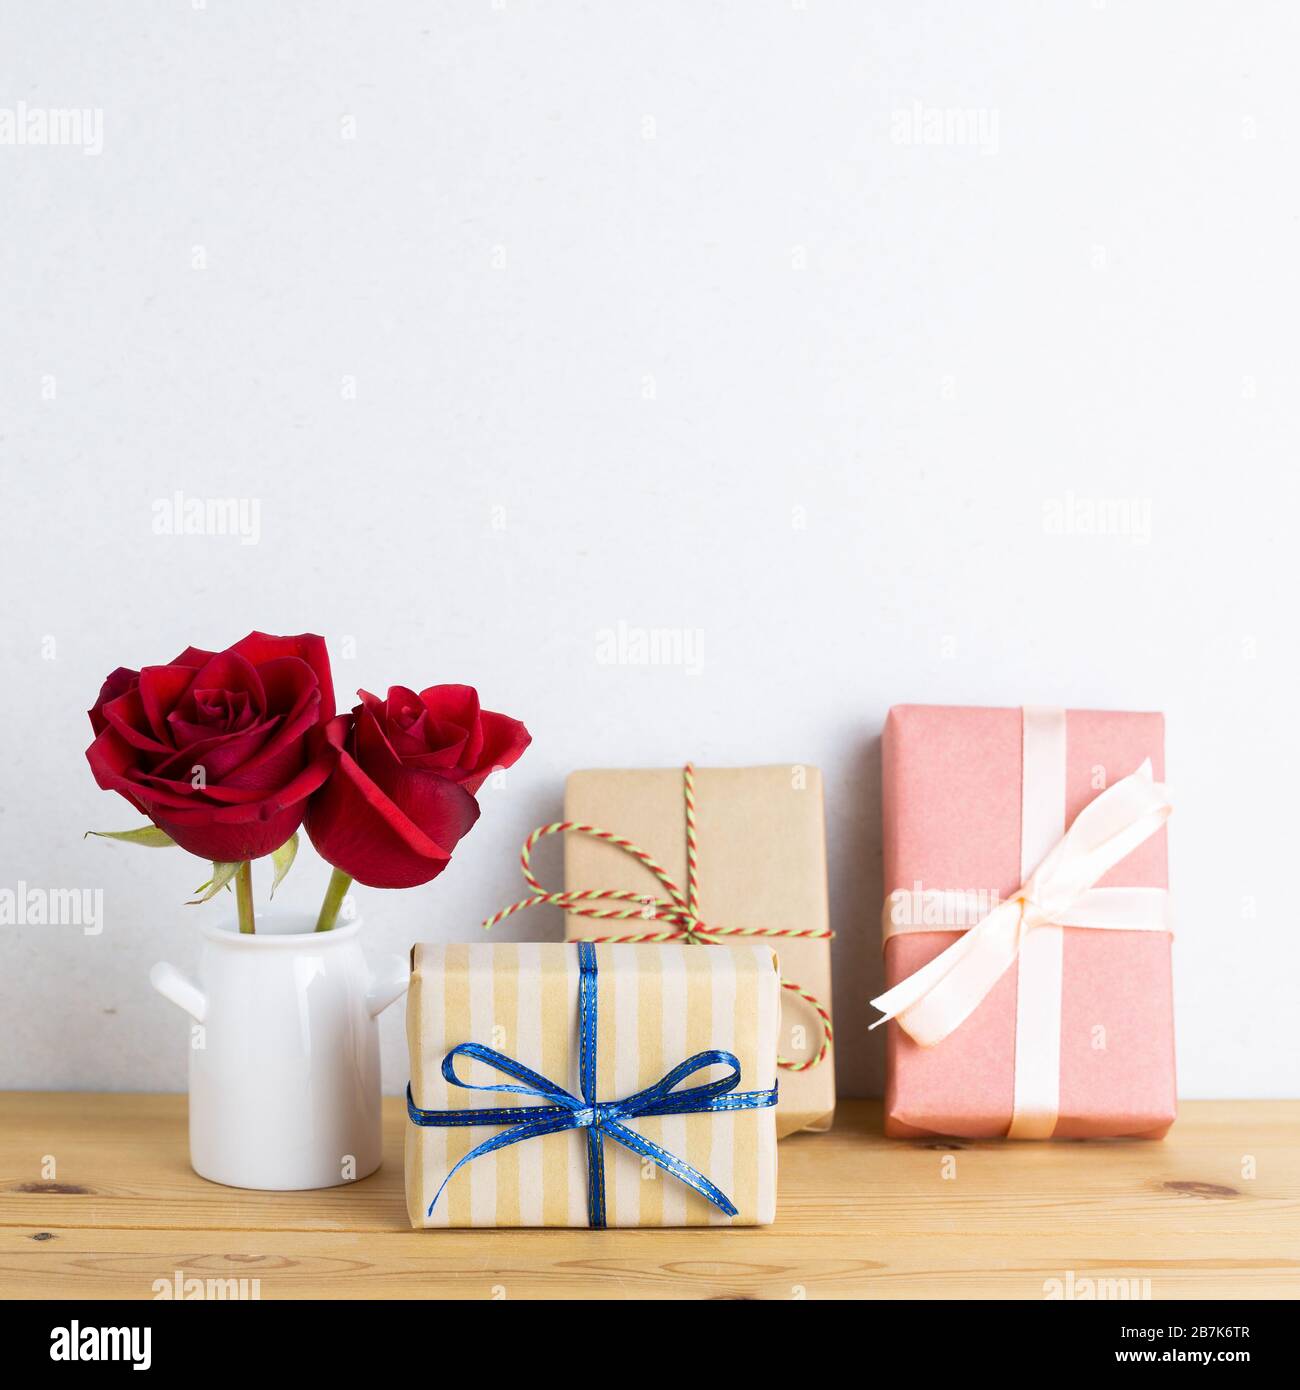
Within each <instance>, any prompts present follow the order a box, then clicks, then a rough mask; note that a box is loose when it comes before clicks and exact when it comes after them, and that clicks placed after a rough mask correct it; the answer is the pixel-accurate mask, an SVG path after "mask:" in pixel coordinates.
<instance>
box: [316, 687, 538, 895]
mask: <svg viewBox="0 0 1300 1390" xmlns="http://www.w3.org/2000/svg"><path fill="white" fill-rule="evenodd" d="M357 693H358V694H359V695H360V696H361V703H360V704H359V705H357V706H356V707H355V708H354V709H353V710H352V711H351V713H349V714H340V715H339V716H338V717H337V718H335V719H333V720H331V721H330V723H329V724H328V725H327V726H326V729H325V739H326V742H327V743H328V745H329V747H330V748H331V749H332V750H333V752H334V754H335V756H336V757H337V759H338V761H337V765H336V766H335V769H334V772H333V774H332V775H331V777H330V779H329V781H328V782H326V784H325V785H324V786H323V787H322V788H321V789H320V791H319V792H317V793H316V795H315V796H314V797H313V798H312V802H311V806H310V807H309V809H308V812H307V833H308V835H309V836H310V837H311V842H312V844H313V845H315V846H316V850H317V852H318V853H319V854H320V855H321V857H322V858H323V859H327V860H328V861H329V862H330V863H331V864H333V865H334V867H335V868H337V869H342V870H343V872H344V873H346V874H349V875H351V877H352V878H354V879H356V880H357V882H358V883H364V884H366V885H368V886H369V887H371V888H411V887H414V886H415V885H416V884H420V883H427V882H428V881H429V880H430V879H432V878H436V877H437V876H438V874H440V873H441V872H442V871H443V869H445V868H446V867H447V864H448V862H449V861H450V859H451V854H452V850H454V849H455V847H456V845H457V843H458V842H459V840H460V839H461V837H462V836H463V835H464V834H465V833H466V832H467V831H468V830H469V828H470V827H471V826H472V825H473V824H474V822H475V821H476V820H477V819H478V812H479V808H478V802H477V801H476V800H475V799H474V793H475V792H476V791H477V790H478V789H479V787H481V786H482V785H483V783H484V781H485V780H486V779H487V777H488V775H489V774H490V773H491V772H492V770H493V769H494V768H498V767H502V768H504V767H510V766H511V765H512V764H513V763H514V762H516V761H517V760H518V759H519V757H520V756H521V755H522V753H523V751H524V749H525V748H527V747H528V745H529V743H530V742H531V741H532V740H531V738H530V736H529V733H528V730H527V729H525V728H524V726H523V725H522V724H521V723H520V722H519V721H518V720H517V719H511V718H509V717H508V716H506V715H504V714H494V713H493V712H492V711H491V710H484V709H480V707H479V700H478V692H477V691H476V690H474V689H473V688H472V687H470V686H467V685H435V686H430V687H429V689H428V690H422V691H421V692H420V693H419V694H418V695H417V694H416V693H415V692H414V691H413V690H408V689H407V688H406V687H405V686H401V685H395V686H392V687H391V688H390V689H389V691H388V697H387V699H383V700H381V699H380V698H379V697H378V696H376V695H371V694H369V693H368V692H366V691H364V690H361V691H358V692H357Z"/></svg>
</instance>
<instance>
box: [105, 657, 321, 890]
mask: <svg viewBox="0 0 1300 1390" xmlns="http://www.w3.org/2000/svg"><path fill="white" fill-rule="evenodd" d="M333 717H334V686H333V682H332V681H331V678H330V667H329V657H328V655H327V654H326V651H325V641H324V639H323V638H321V637H317V636H315V635H314V634H313V633H303V634H302V635H301V636H298V637H272V636H269V635H268V634H266V633H264V632H250V633H249V635H248V636H247V637H245V638H244V639H243V640H242V641H240V642H236V643H235V645H234V646H233V647H230V648H228V649H227V650H226V651H224V652H208V651H201V650H200V649H199V648H197V647H187V648H186V649H185V650H184V651H183V652H182V653H181V654H180V655H179V656H178V657H177V658H176V659H175V660H174V661H169V662H168V663H167V664H166V665H164V666H146V667H145V668H144V669H143V670H141V671H131V670H127V669H126V668H125V667H119V668H118V669H117V670H116V671H114V672H113V673H112V675H110V676H109V677H108V679H107V680H106V681H105V682H104V685H103V689H101V690H100V692H99V698H98V699H97V700H96V701H95V705H94V708H93V709H91V711H90V723H91V727H92V728H93V729H94V731H95V741H94V743H92V744H91V745H90V747H89V748H88V749H87V750H86V757H87V758H88V759H89V761H90V766H91V770H92V771H93V772H94V774H95V780H96V781H97V782H98V783H99V785H100V786H101V787H103V788H104V789H105V790H107V791H115V792H120V793H121V794H122V795H123V796H124V797H126V799H127V800H128V801H129V802H130V803H131V804H132V805H133V806H134V807H136V808H137V809H138V810H139V811H142V812H143V813H144V814H145V815H146V816H148V817H149V819H150V820H151V821H153V823H154V824H155V825H157V826H158V827H159V828H160V829H162V830H164V831H166V833H167V834H168V835H170V836H171V837H172V839H173V840H175V841H176V843H177V844H178V845H180V846H181V847H182V848H183V849H187V850H189V851H190V852H191V853H192V854H197V855H200V856H202V857H203V858H204V859H212V860H215V861H217V862H221V863H234V862H236V861H241V860H245V859H258V858H260V857H261V856H262V855H265V854H270V853H271V851H272V850H275V849H278V848H279V847H280V846H281V845H282V844H284V842H285V841H286V840H287V839H289V837H290V836H291V835H292V834H293V833H294V831H295V830H297V829H298V827H299V826H300V825H301V824H302V820H303V816H304V815H305V814H306V810H307V800H308V798H309V797H310V796H311V794H312V793H313V792H314V791H316V789H317V788H318V787H319V786H320V785H321V783H322V782H324V781H325V779H326V777H327V776H328V775H329V770H330V766H331V763H332V754H331V752H330V750H329V748H328V746H327V744H326V742H325V739H324V736H323V726H324V725H325V724H327V723H328V721H329V720H330V719H332V718H333Z"/></svg>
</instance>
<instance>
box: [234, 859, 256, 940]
mask: <svg viewBox="0 0 1300 1390" xmlns="http://www.w3.org/2000/svg"><path fill="white" fill-rule="evenodd" d="M235 902H236V903H237V904H238V906H239V930H240V931H241V932H252V931H253V930H254V927H253V865H252V861H251V860H248V859H245V860H244V862H243V863H242V864H241V865H240V866H239V872H238V873H236V875H235Z"/></svg>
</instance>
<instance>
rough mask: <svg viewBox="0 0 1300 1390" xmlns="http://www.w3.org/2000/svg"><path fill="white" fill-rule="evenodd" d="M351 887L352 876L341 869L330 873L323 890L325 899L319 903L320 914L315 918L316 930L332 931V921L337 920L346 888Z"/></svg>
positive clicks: (345, 895)
mask: <svg viewBox="0 0 1300 1390" xmlns="http://www.w3.org/2000/svg"><path fill="white" fill-rule="evenodd" d="M351 887H352V877H351V875H350V874H345V873H344V872H343V870H342V869H335V870H334V872H333V873H332V874H330V882H329V887H328V888H326V890H325V901H324V902H323V903H321V905H320V916H319V917H318V918H317V919H316V930H317V931H333V930H334V923H335V922H336V921H337V920H338V915H339V909H340V908H341V907H342V906H343V899H344V898H346V897H347V895H348V889H349V888H351Z"/></svg>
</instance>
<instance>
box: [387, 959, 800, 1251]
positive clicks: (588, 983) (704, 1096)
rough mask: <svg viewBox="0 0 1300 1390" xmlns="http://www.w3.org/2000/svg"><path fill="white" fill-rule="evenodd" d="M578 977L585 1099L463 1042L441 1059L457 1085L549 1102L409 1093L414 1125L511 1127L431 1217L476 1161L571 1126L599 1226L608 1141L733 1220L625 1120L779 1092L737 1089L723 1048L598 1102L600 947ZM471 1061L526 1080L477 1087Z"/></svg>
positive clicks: (754, 1101)
mask: <svg viewBox="0 0 1300 1390" xmlns="http://www.w3.org/2000/svg"><path fill="white" fill-rule="evenodd" d="M578 963H579V970H580V978H579V984H578V1021H579V1032H578V1070H579V1075H580V1078H581V1083H582V1086H581V1089H582V1096H581V1098H579V1097H578V1096H575V1095H572V1094H571V1093H570V1092H568V1091H566V1090H565V1089H564V1087H563V1086H559V1085H557V1084H556V1083H555V1082H554V1081H549V1080H547V1078H546V1077H544V1076H541V1075H540V1074H539V1073H537V1072H535V1071H533V1070H532V1069H531V1068H529V1067H526V1066H524V1065H523V1063H522V1062H516V1061H515V1060H514V1059H513V1058H511V1057H507V1056H506V1055H505V1054H504V1053H503V1052H498V1051H497V1050H496V1049H495V1048H493V1047H483V1046H482V1045H481V1044H479V1043H461V1044H459V1046H457V1047H453V1048H452V1049H451V1051H450V1052H448V1053H447V1055H446V1056H445V1057H444V1058H443V1059H442V1074H443V1076H444V1077H445V1078H446V1079H447V1081H448V1083H449V1084H450V1085H452V1086H461V1087H463V1088H464V1089H466V1090H469V1091H498V1092H506V1093H508V1094H510V1095H516V1096H532V1097H534V1098H535V1099H537V1100H540V1101H547V1102H549V1104H545V1105H519V1106H499V1107H489V1108H488V1109H485V1110H421V1109H420V1108H419V1107H418V1106H417V1105H416V1104H415V1101H414V1099H413V1097H412V1095H411V1088H410V1085H409V1084H408V1085H407V1088H406V1111H407V1114H408V1115H409V1116H410V1117H411V1120H412V1122H413V1123H415V1124H417V1125H427V1126H436V1127H446V1126H454V1125H485V1126H486V1125H506V1126H509V1128H507V1129H506V1131H505V1133H503V1134H498V1135H495V1136H494V1137H493V1138H491V1139H485V1140H484V1141H483V1143H481V1144H478V1145H476V1146H475V1147H474V1148H472V1149H471V1150H470V1151H469V1153H467V1154H466V1155H465V1156H464V1158H462V1159H461V1160H460V1161H459V1162H458V1163H457V1164H456V1165H455V1167H453V1168H452V1170H451V1172H449V1173H448V1174H447V1176H446V1177H445V1178H443V1180H442V1185H441V1186H440V1187H439V1188H438V1190H437V1192H435V1193H434V1196H433V1201H432V1202H430V1203H429V1210H428V1213H427V1214H428V1215H432V1214H433V1209H434V1207H435V1206H437V1204H438V1198H439V1197H441V1196H442V1192H443V1188H445V1187H446V1186H447V1184H448V1183H449V1182H450V1181H451V1180H452V1178H454V1177H455V1176H456V1173H457V1172H458V1171H459V1170H460V1169H461V1168H463V1167H464V1166H465V1165H466V1164H467V1163H469V1162H471V1161H472V1160H473V1159H476V1158H480V1157H482V1156H483V1155H484V1154H489V1153H493V1152H494V1151H495V1150H497V1149H503V1148H506V1147H508V1146H509V1145H511V1144H520V1143H522V1142H523V1141H524V1140H526V1139H538V1138H540V1137H541V1136H542V1135H545V1134H560V1133H562V1132H563V1131H565V1130H569V1129H584V1130H586V1132H587V1220H588V1223H589V1224H590V1225H591V1226H593V1227H596V1228H601V1227H604V1225H605V1150H604V1140H605V1139H612V1140H614V1142H615V1143H617V1144H622V1145H623V1147H624V1148H625V1149H631V1150H632V1152H633V1153H635V1154H639V1155H641V1156H642V1157H643V1158H648V1159H650V1161H651V1162H652V1163H654V1164H655V1165H656V1166H657V1167H659V1168H662V1169H663V1170H664V1172H665V1173H671V1174H672V1176H673V1177H675V1178H676V1179H677V1180H678V1181H679V1182H684V1183H685V1184H686V1185H687V1187H691V1188H694V1190H695V1191H696V1192H698V1193H700V1195H701V1196H703V1197H707V1198H708V1199H709V1201H710V1202H712V1203H713V1205H714V1206H715V1207H717V1208H719V1210H721V1211H723V1212H725V1213H726V1215H728V1216H735V1215H736V1207H735V1204H734V1203H733V1202H732V1201H731V1199H730V1198H729V1197H728V1196H727V1194H726V1193H725V1192H723V1191H721V1189H719V1188H718V1187H715V1186H714V1184H713V1183H711V1182H710V1181H709V1180H708V1178H706V1177H705V1176H704V1174H703V1173H701V1172H700V1171H699V1170H698V1169H696V1168H692V1167H691V1165H690V1164H689V1163H686V1162H684V1161H683V1160H682V1159H680V1158H678V1157H677V1156H676V1155H675V1154H671V1153H669V1152H668V1150H667V1149H664V1148H661V1147H660V1146H659V1145H658V1144H656V1143H653V1142H652V1141H651V1140H649V1139H647V1138H646V1137H645V1136H644V1135H643V1134H638V1133H637V1132H636V1131H635V1130H633V1129H629V1128H628V1127H627V1126H626V1125H625V1124H623V1123H622V1121H623V1120H630V1119H636V1118H638V1117H639V1116H645V1115H698V1114H705V1113H716V1112H718V1111H725V1110H758V1109H763V1108H765V1107H767V1106H771V1105H775V1104H776V1092H777V1088H776V1087H775V1086H773V1087H772V1088H771V1089H770V1090H767V1091H737V1090H736V1089H735V1088H736V1087H737V1086H738V1085H739V1084H740V1061H739V1059H738V1058H737V1057H736V1056H735V1054H734V1053H731V1052H725V1051H723V1050H721V1049H712V1050H710V1051H707V1052H697V1053H696V1054H695V1055H694V1056H693V1057H688V1058H687V1059H686V1060H685V1061H684V1062H681V1063H679V1064H678V1065H677V1066H675V1067H674V1068H673V1069H672V1070H671V1071H670V1072H667V1073H665V1075H664V1076H662V1077H661V1078H660V1079H659V1080H658V1081H656V1082H655V1083H654V1085H653V1086H647V1087H646V1089H645V1090H644V1091H637V1092H636V1094H635V1095H631V1096H626V1097H625V1098H624V1099H623V1100H597V1099H596V1098H595V1097H596V1011H597V1003H598V998H599V996H598V991H597V988H596V948H595V947H594V946H593V945H592V944H591V943H590V942H588V941H583V942H580V943H579V945H578ZM457 1057H469V1058H471V1059H472V1060H474V1061H478V1062H486V1063H487V1065H488V1066H491V1067H495V1068H496V1070H497V1071H499V1072H501V1073H502V1074H503V1075H505V1076H510V1077H513V1078H514V1079H515V1080H516V1081H522V1082H523V1083H524V1084H523V1085H522V1086H507V1085H496V1086H476V1085H475V1084H474V1083H473V1082H470V1081H462V1080H461V1079H460V1077H459V1076H457V1075H456V1058H457ZM713 1066H726V1067H730V1068H731V1072H730V1074H729V1075H728V1076H724V1077H721V1078H720V1079H718V1080H716V1081H707V1082H705V1083H703V1084H702V1085H699V1086H690V1087H688V1088H687V1089H686V1090H684V1091H677V1090H674V1089H673V1088H674V1087H675V1086H677V1085H678V1084H679V1083H680V1082H682V1081H685V1080H686V1079H687V1077H689V1076H693V1075H694V1074H695V1073H696V1072H698V1071H703V1070H704V1069H705V1068H706V1067H713Z"/></svg>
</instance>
